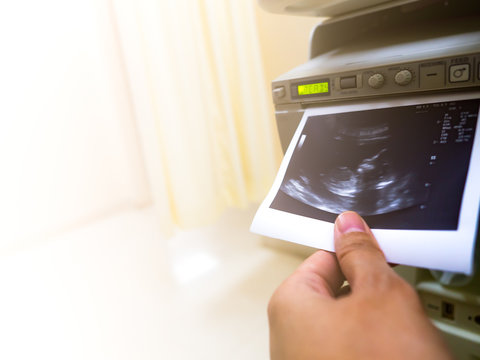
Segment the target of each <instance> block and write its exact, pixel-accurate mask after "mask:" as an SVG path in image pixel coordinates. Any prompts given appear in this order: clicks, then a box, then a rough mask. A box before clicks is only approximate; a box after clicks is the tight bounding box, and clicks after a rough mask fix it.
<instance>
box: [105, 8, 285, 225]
mask: <svg viewBox="0 0 480 360" xmlns="http://www.w3.org/2000/svg"><path fill="white" fill-rule="evenodd" d="M112 1H113V7H114V10H115V13H116V17H117V21H118V28H119V33H120V40H121V44H122V49H123V52H124V55H125V58H126V69H127V72H128V75H129V80H130V83H131V88H132V95H133V99H134V107H135V108H136V115H137V120H138V121H142V118H141V117H142V116H151V117H152V119H153V121H154V123H155V128H156V132H157V137H158V151H159V157H158V159H159V161H160V163H161V173H162V179H161V181H159V182H161V183H162V184H161V189H160V190H159V192H160V193H161V196H159V197H158V199H157V201H159V202H160V204H159V206H160V208H161V209H162V214H163V215H162V221H163V226H164V227H165V228H169V229H170V230H171V229H172V228H173V227H174V226H176V225H178V226H181V227H191V226H196V225H201V224H205V223H207V222H209V221H211V220H213V219H215V218H216V217H217V216H218V215H219V214H220V213H221V211H222V210H224V209H225V208H226V207H230V206H236V207H244V206H246V205H247V204H248V203H249V202H250V201H259V200H261V198H262V197H263V196H264V195H265V193H266V191H267V189H268V187H269V186H270V185H271V181H272V180H273V177H274V174H275V172H276V170H277V166H278V164H279V160H280V148H279V144H278V140H277V134H276V128H275V124H274V121H273V116H272V114H271V111H270V107H269V103H270V101H271V99H270V95H269V94H270V90H269V88H268V87H267V86H266V83H265V79H264V74H263V68H262V59H261V53H260V48H259V43H258V36H257V30H256V23H255V12H254V11H255V9H254V6H256V1H254V0H248V1H245V0H242V1H238V0H231V1H227V0H175V1H161V0H156V1H149V0H136V1H129V0H112ZM158 185H159V184H153V186H152V188H153V189H155V188H157V189H158ZM157 192H158V191H157Z"/></svg>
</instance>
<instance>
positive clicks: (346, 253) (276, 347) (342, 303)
mask: <svg viewBox="0 0 480 360" xmlns="http://www.w3.org/2000/svg"><path fill="white" fill-rule="evenodd" d="M334 233H335V249H336V252H337V255H336V256H335V254H333V253H328V252H326V251H322V250H321V251H318V252H316V253H315V254H313V255H312V256H311V257H309V258H308V259H307V260H305V262H304V263H303V264H302V265H300V267H299V268H298V269H297V271H296V272H295V273H294V274H293V275H291V276H290V277H289V278H288V279H287V280H286V281H285V282H284V283H283V284H282V285H281V286H280V287H279V288H278V289H277V291H276V292H275V293H274V295H273V296H272V299H271V300H270V304H269V321H270V352H271V358H272V359H273V360H278V359H285V360H286V359H319V360H321V359H360V360H362V359H369V360H370V359H413V360H415V359H419V360H420V359H422V360H423V359H438V360H442V359H451V356H450V355H449V352H448V350H447V348H446V346H445V344H444V343H443V340H442V338H441V336H440V334H439V333H438V331H437V330H436V329H435V327H434V326H433V325H432V323H431V322H430V321H429V319H428V318H427V317H426V316H425V314H424V312H423V309H422V306H421V304H420V301H419V299H418V297H417V295H416V293H415V291H414V290H413V289H412V288H411V287H410V286H409V285H408V284H407V283H406V282H405V281H404V280H402V279H401V278H400V277H399V276H398V275H397V274H396V273H395V272H394V271H393V270H392V269H391V268H390V267H389V266H388V264H387V263H386V261H385V257H384V256H383V253H382V251H381V250H380V248H379V246H378V243H377V242H376V240H375V238H374V237H373V235H372V233H371V231H370V229H369V228H368V226H367V225H366V224H365V223H364V222H363V220H362V219H361V218H360V217H359V216H358V215H357V214H355V213H353V212H347V213H343V214H342V215H340V216H339V218H338V219H337V221H336V223H335V231H334ZM337 259H338V261H337ZM343 274H345V276H346V278H347V280H348V281H349V282H350V284H351V287H352V291H351V293H350V294H349V295H346V296H342V297H338V298H337V297H336V295H337V294H338V293H339V290H340V286H341V285H342V283H343V280H344V278H343Z"/></svg>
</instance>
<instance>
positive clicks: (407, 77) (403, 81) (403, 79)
mask: <svg viewBox="0 0 480 360" xmlns="http://www.w3.org/2000/svg"><path fill="white" fill-rule="evenodd" d="M411 81H412V73H411V71H410V70H400V71H399V72H397V73H396V74H395V82H396V83H397V84H398V85H402V86H404V85H408V84H410V82H411Z"/></svg>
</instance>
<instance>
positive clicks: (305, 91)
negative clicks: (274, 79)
mask: <svg viewBox="0 0 480 360" xmlns="http://www.w3.org/2000/svg"><path fill="white" fill-rule="evenodd" d="M325 93H328V81H325V82H319V83H315V84H305V85H298V95H312V94H325Z"/></svg>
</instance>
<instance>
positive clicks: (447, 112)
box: [252, 97, 480, 268]
mask: <svg viewBox="0 0 480 360" xmlns="http://www.w3.org/2000/svg"><path fill="white" fill-rule="evenodd" d="M479 104H480V100H479V99H478V97H477V98H473V99H468V98H467V99H459V100H455V101H445V100H444V101H437V102H433V101H432V102H422V103H416V102H415V101H412V103H411V104H408V102H407V104H404V103H402V104H400V105H399V106H385V104H381V105H376V106H375V105H374V106H371V107H369V106H359V107H358V108H355V107H353V108H352V107H350V108H348V107H347V108H342V107H341V106H340V107H337V108H338V109H337V108H334V109H333V110H329V109H327V110H325V109H322V108H319V109H318V110H315V109H310V110H308V111H306V113H305V115H304V117H303V119H302V121H301V123H300V125H299V128H298V129H297V132H296V133H295V136H294V138H293V139H292V143H291V144H290V147H289V149H288V151H287V154H286V159H284V162H283V163H282V167H281V171H279V174H278V175H277V179H276V182H275V184H274V186H273V187H272V190H271V192H270V194H269V196H267V198H266V199H265V201H264V203H263V204H262V207H263V209H262V211H260V209H259V212H258V213H257V215H256V219H255V220H254V224H253V225H252V231H255V230H256V228H259V229H263V230H260V231H256V232H259V233H262V234H264V235H268V236H273V237H279V238H284V239H286V240H290V241H294V242H299V243H303V244H305V245H309V246H312V244H310V243H309V242H308V241H302V236H303V237H305V238H309V237H310V235H308V234H305V233H306V230H302V229H301V227H306V228H309V229H310V226H311V225H310V224H311V222H309V221H307V219H312V221H313V220H314V221H320V222H322V223H323V222H325V223H329V224H333V222H334V221H335V219H336V217H337V216H338V214H340V213H341V212H343V211H348V210H353V211H356V212H357V213H359V214H360V215H362V216H363V217H364V219H365V220H366V221H367V223H368V224H369V226H370V227H371V228H372V229H377V233H378V232H379V231H380V235H382V234H386V235H385V236H386V238H387V240H385V241H386V242H388V241H389V240H388V238H389V237H390V235H391V234H392V231H391V230H395V231H394V232H393V233H395V234H398V233H401V231H402V230H405V231H409V232H408V234H409V235H408V236H410V235H415V236H416V235H418V239H419V241H423V240H422V239H423V238H424V237H428V236H429V231H430V232H431V234H432V236H433V235H434V236H435V237H436V238H437V239H440V238H442V239H443V236H446V235H445V234H451V235H452V236H451V239H452V240H448V241H450V242H452V243H453V242H454V241H455V239H457V238H458V237H459V236H457V237H455V236H453V233H454V232H455V231H456V232H457V235H458V234H466V231H467V230H465V228H462V229H460V220H461V216H460V215H461V211H462V204H463V205H464V206H471V208H472V209H473V212H474V213H475V214H473V215H478V206H479V204H478V193H479V191H478V190H472V191H473V193H472V194H471V196H470V198H471V197H472V196H473V197H474V198H475V199H477V200H476V201H477V203H476V204H475V202H474V201H473V200H470V201H472V204H471V205H468V204H467V202H465V203H464V199H466V198H467V197H468V194H465V187H466V183H467V177H468V176H471V177H472V179H473V178H476V177H478V176H479V175H478V174H477V173H478V171H477V170H475V169H476V168H477V167H478V166H477V165H475V169H473V170H472V169H471V167H472V164H476V163H478V158H477V160H476V161H473V160H472V154H473V150H474V142H475V141H474V140H475V134H476V128H477V121H478V113H479ZM335 110H338V111H335ZM477 142H478V141H477ZM477 145H478V144H477ZM477 147H478V146H477ZM475 156H476V155H475ZM472 181H473V183H472ZM474 182H475V181H474V180H470V184H471V188H472V189H473V188H474V187H479V186H480V185H477V184H474ZM262 207H261V208H262ZM272 210H273V211H272ZM269 211H270V212H269ZM262 212H266V213H267V214H268V217H269V219H268V221H269V222H270V224H275V221H278V222H281V223H282V224H283V223H286V222H288V223H289V226H290V228H291V227H292V225H293V226H297V224H298V226H297V229H296V231H293V230H291V229H286V230H285V236H283V234H282V233H279V230H278V229H272V231H270V232H269V231H265V230H264V229H265V227H266V226H257V225H256V222H257V223H260V222H261V219H257V218H259V217H260V218H261V217H262V216H263V215H261V214H262ZM280 212H281V214H280ZM466 212H467V211H466ZM470 212H471V211H470ZM288 214H291V215H292V216H290V215H288ZM289 216H290V217H289ZM464 216H465V219H466V218H467V217H468V218H469V219H470V218H472V216H470V215H469V214H465V215H464ZM272 219H273V220H272ZM275 219H277V220H275ZM280 219H281V220H280ZM290 219H292V221H290ZM471 222H472V223H470V224H467V222H466V221H463V222H462V224H464V226H466V227H468V231H467V232H469V233H471V234H470V235H469V236H472V237H473V238H472V239H470V240H469V241H467V240H465V241H466V242H467V243H469V244H470V245H468V244H467V245H466V246H467V247H468V246H470V247H472V246H473V245H472V244H473V241H474V237H475V231H476V216H475V219H474V221H471ZM304 224H308V226H305V225H304ZM282 226H285V225H279V228H282ZM312 226H313V225H312ZM321 226H323V227H321ZM321 226H320V225H319V226H318V227H315V226H313V227H312V228H311V229H317V228H318V229H320V228H322V229H323V228H325V225H321ZM270 227H272V226H270ZM381 229H383V230H384V231H383V232H381V231H382V230H381ZM257 230H258V229H257ZM302 231H303V232H302ZM296 233H299V235H296ZM374 233H375V231H374ZM302 234H303V235H302ZM376 236H377V238H378V235H376ZM396 236H397V235H394V236H393V237H396ZM415 236H414V237H415ZM462 236H463V235H462ZM297 238H298V239H297ZM399 238H401V236H400V237H399ZM379 241H380V242H381V239H379ZM402 241H403V240H402ZM429 241H432V243H434V239H432V240H425V242H426V243H428V242H429ZM442 241H443V240H438V241H437V243H438V244H440V243H442ZM448 241H447V240H446V238H445V242H448ZM457 242H458V241H457ZM318 247H322V246H318ZM329 247H331V246H324V248H326V249H327V250H328V249H329ZM393 248H395V246H393ZM384 251H385V249H384ZM393 257H395V256H393ZM405 263H408V261H405ZM415 265H416V266H422V265H421V264H417V263H416V264H415ZM437 268H440V266H437Z"/></svg>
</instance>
